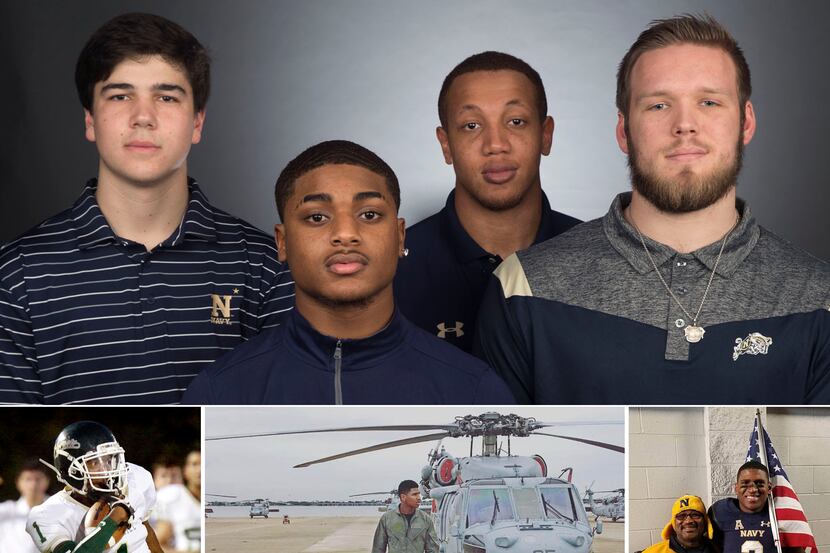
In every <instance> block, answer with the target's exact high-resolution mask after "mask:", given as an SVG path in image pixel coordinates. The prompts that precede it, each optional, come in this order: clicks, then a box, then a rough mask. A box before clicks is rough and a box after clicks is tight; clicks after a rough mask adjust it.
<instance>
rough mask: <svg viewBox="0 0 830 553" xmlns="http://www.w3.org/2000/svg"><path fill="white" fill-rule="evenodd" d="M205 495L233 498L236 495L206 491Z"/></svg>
mask: <svg viewBox="0 0 830 553" xmlns="http://www.w3.org/2000/svg"><path fill="white" fill-rule="evenodd" d="M205 495H211V496H213V497H231V498H233V497H236V496H235V495H222V494H219V493H206V494H205Z"/></svg>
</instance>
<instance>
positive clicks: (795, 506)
mask: <svg viewBox="0 0 830 553" xmlns="http://www.w3.org/2000/svg"><path fill="white" fill-rule="evenodd" d="M759 425H760V416H756V417H755V428H753V429H752V435H751V436H750V437H749V451H747V453H746V460H747V461H752V460H755V461H760V462H761V463H764V464H765V465H766V466H767V468H768V469H769V475H770V481H771V483H772V496H773V498H774V499H773V505H774V506H775V516H776V518H777V519H778V531H779V534H780V536H781V547H803V548H804V549H805V551H806V552H807V553H818V549H817V548H816V540H815V538H813V532H812V531H811V530H810V525H809V524H807V517H806V516H804V509H802V508H801V502H800V501H799V500H798V495H797V494H796V493H795V490H794V489H793V487H792V484H790V479H789V478H788V477H787V473H786V472H785V471H784V467H783V465H782V464H781V460H780V459H779V458H778V455H777V454H776V453H775V448H773V447H772V440H770V439H769V434H767V431H766V429H765V428H764V427H763V426H761V432H763V435H764V443H765V445H766V459H763V458H762V457H761V450H760V440H759V439H758V427H759Z"/></svg>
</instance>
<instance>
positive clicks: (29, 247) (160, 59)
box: [0, 14, 293, 404]
mask: <svg viewBox="0 0 830 553" xmlns="http://www.w3.org/2000/svg"><path fill="white" fill-rule="evenodd" d="M75 81H76V86H77V89H78V95H79V96H80V100H81V104H82V105H83V108H84V124H85V128H86V138H87V140H89V141H90V142H94V143H95V145H96V147H97V148H98V153H99V160H100V161H99V166H98V178H97V179H92V180H90V181H89V182H88V183H87V185H86V187H85V189H84V191H83V193H82V194H81V197H80V198H79V199H78V201H77V202H76V203H75V205H74V206H73V207H71V208H69V209H68V210H66V211H64V212H63V213H60V214H59V215H57V216H55V217H53V218H51V219H49V220H47V221H45V222H43V223H41V224H40V225H38V226H37V227H35V228H34V229H32V230H31V231H29V232H27V233H26V234H24V235H23V236H21V237H20V238H18V239H17V240H15V241H13V242H11V243H9V244H6V245H5V246H4V247H3V248H2V250H0V403H121V404H123V403H177V402H178V401H179V400H180V399H181V395H182V392H183V391H184V389H185V388H186V387H187V385H188V384H189V383H190V380H191V379H192V378H193V377H194V376H195V375H196V374H197V373H199V371H201V370H202V369H203V368H204V367H205V366H206V365H207V364H209V363H211V362H212V361H213V360H214V359H216V358H217V357H219V356H220V355H221V354H222V353H224V352H226V351H228V350H230V349H232V348H233V347H234V346H236V345H237V344H239V343H240V342H242V341H244V340H246V339H247V338H249V337H251V336H254V335H255V334H257V333H259V331H260V330H261V329H263V328H266V327H271V326H276V325H279V324H280V322H281V320H282V318H283V317H284V316H285V313H286V312H287V311H288V310H290V309H291V306H292V304H293V297H292V296H293V289H292V283H291V278H290V274H289V273H288V270H287V267H285V266H284V265H283V264H282V263H280V262H279V261H278V260H277V256H276V251H275V248H274V246H273V242H272V241H271V240H270V238H269V237H268V236H267V235H265V234H264V233H262V232H261V231H259V230H257V229H255V228H254V227H252V226H251V225H249V224H247V223H245V222H244V221H241V220H239V219H237V218H235V217H232V216H230V215H228V214H226V213H224V212H222V211H220V210H218V209H216V208H214V207H213V206H211V205H210V204H209V203H208V201H207V199H206V198H205V196H204V194H202V192H201V191H200V190H199V187H198V186H197V184H196V182H195V181H194V180H193V179H188V176H187V156H188V153H189V152H190V147H191V145H193V144H197V143H198V142H199V141H200V140H201V137H202V130H203V128H204V122H205V105H206V102H207V98H208V93H209V89H210V60H209V58H208V56H207V54H206V52H205V49H204V47H203V46H202V45H201V44H200V43H199V42H198V41H197V40H196V38H195V37H194V36H193V35H191V34H190V33H189V32H187V31H186V30H185V29H183V28H182V27H180V26H179V25H177V24H176V23H173V22H172V21H168V20H167V19H164V18H162V17H159V16H155V15H150V14H128V15H122V16H119V17H116V18H114V19H112V20H111V21H109V22H107V23H106V24H104V25H103V26H102V27H101V28H100V29H98V30H97V31H96V32H95V34H93V36H92V37H91V38H90V39H89V41H88V42H87V44H86V46H85V47H84V49H83V51H82V52H81V55H80V57H79V59H78V63H77V66H76V71H75Z"/></svg>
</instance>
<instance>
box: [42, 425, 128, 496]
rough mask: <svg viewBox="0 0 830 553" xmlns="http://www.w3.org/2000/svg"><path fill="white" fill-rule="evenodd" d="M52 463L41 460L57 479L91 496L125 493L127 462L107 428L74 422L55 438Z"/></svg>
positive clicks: (122, 494)
mask: <svg viewBox="0 0 830 553" xmlns="http://www.w3.org/2000/svg"><path fill="white" fill-rule="evenodd" d="M54 459H55V464H54V465H50V464H49V463H47V462H46V461H44V460H43V459H41V462H43V464H45V465H47V466H48V467H50V468H51V469H52V470H54V471H55V473H56V474H57V477H58V480H59V481H60V482H63V483H64V484H66V485H67V486H69V487H70V488H72V489H73V490H74V491H76V492H78V493H79V494H81V495H85V496H87V497H90V498H92V499H96V500H97V499H99V498H101V497H105V496H113V497H118V498H123V497H124V496H125V495H126V486H127V463H126V461H125V460H124V448H122V447H121V446H120V445H118V442H117V441H116V439H115V436H114V435H113V434H112V432H111V431H110V429H109V428H107V427H106V426H104V425H103V424H99V423H97V422H93V421H80V422H74V423H72V424H70V425H69V426H67V427H66V428H64V429H63V430H61V433H60V434H58V437H57V438H56V439H55V446H54Z"/></svg>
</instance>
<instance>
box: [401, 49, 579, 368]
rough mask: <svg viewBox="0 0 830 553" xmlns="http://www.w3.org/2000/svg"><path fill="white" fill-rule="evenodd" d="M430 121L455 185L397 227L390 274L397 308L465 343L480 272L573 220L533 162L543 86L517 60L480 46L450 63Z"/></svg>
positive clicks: (547, 125)
mask: <svg viewBox="0 0 830 553" xmlns="http://www.w3.org/2000/svg"><path fill="white" fill-rule="evenodd" d="M438 116H439V118H440V120H441V126H440V127H438V128H437V129H436V134H437V136H438V142H439V143H440V144H441V150H442V152H443V153H444V160H445V161H446V162H447V163H448V164H450V165H452V166H453V169H454V170H455V189H454V190H453V191H452V192H450V195H449V197H448V198H447V203H446V205H445V206H444V208H443V209H442V210H441V211H439V212H438V213H436V214H435V215H432V216H431V217H428V218H427V219H425V220H423V221H421V222H420V223H417V224H416V225H414V226H412V227H411V228H409V229H408V230H407V246H408V248H409V252H410V255H409V257H408V258H406V259H404V260H402V261H401V264H400V269H399V270H398V274H397V276H396V277H395V297H396V300H397V302H398V308H399V309H400V310H401V312H402V313H403V314H404V315H406V316H407V317H408V318H409V319H410V320H411V321H412V322H413V323H415V324H416V325H418V326H420V327H421V328H423V329H424V330H426V331H427V332H429V333H430V334H432V335H433V336H438V337H439V338H442V339H444V340H446V341H447V342H448V343H450V344H453V345H455V346H458V347H460V348H461V349H463V350H464V351H467V352H469V351H470V350H471V349H472V344H473V334H474V331H475V321H476V316H477V314H478V306H479V304H480V302H481V298H482V296H483V295H484V290H485V288H486V286H487V282H488V280H489V277H490V274H491V273H492V272H493V270H494V269H495V268H496V267H497V266H498V264H499V263H501V260H502V259H504V258H506V257H507V256H509V255H510V254H512V253H513V252H515V251H517V250H522V249H525V248H527V247H528V246H530V245H532V244H536V243H538V242H542V241H544V240H547V239H548V238H551V237H553V236H556V235H557V234H560V233H562V232H564V231H566V230H567V229H569V228H571V227H572V226H574V225H576V224H577V223H578V222H579V221H578V220H577V219H574V218H573V217H570V216H568V215H564V214H562V213H559V212H557V211H554V210H552V209H551V207H550V203H549V202H548V198H547V196H545V193H544V192H543V191H542V185H541V181H540V178H539V164H540V162H541V158H542V156H543V155H545V156H546V155H548V154H549V153H550V149H551V143H552V141H553V118H552V117H551V116H550V115H548V105H547V99H546V96H545V87H544V85H543V84H542V79H541V77H539V74H538V73H537V72H536V71H535V70H534V69H533V68H532V67H530V66H529V65H528V64H527V63H525V62H524V61H523V60H520V59H518V58H516V57H514V56H511V55H509V54H503V53H501V52H482V53H480V54H476V55H474V56H471V57H469V58H467V59H466V60H464V61H462V62H461V63H460V64H458V65H457V66H456V67H455V69H453V70H452V71H451V72H450V74H449V75H447V77H446V78H445V79H444V84H443V86H442V87H441V92H440V94H439V95H438Z"/></svg>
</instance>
